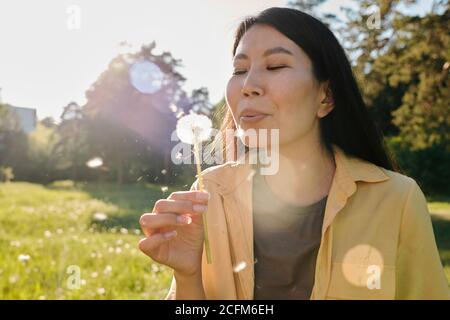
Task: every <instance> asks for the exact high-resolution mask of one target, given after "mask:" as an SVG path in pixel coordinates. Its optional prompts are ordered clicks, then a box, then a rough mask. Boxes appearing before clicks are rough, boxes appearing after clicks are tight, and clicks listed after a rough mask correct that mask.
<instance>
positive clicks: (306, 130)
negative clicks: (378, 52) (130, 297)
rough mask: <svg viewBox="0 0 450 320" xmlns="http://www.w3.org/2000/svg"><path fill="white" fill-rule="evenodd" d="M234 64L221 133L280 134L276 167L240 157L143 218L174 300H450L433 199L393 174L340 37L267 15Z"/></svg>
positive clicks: (250, 31) (249, 31)
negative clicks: (266, 170) (267, 170)
mask: <svg viewBox="0 0 450 320" xmlns="http://www.w3.org/2000/svg"><path fill="white" fill-rule="evenodd" d="M233 65H234V72H233V75H232V76H231V77H230V80H229V82H228V86H227V90H226V112H227V114H226V115H225V117H224V121H223V126H222V129H223V130H225V129H227V128H228V129H237V128H241V129H243V130H244V131H246V130H249V129H255V130H258V129H278V130H279V140H278V141H271V139H269V141H268V143H267V146H266V148H269V149H270V148H271V147H272V146H274V144H275V143H277V147H278V155H279V159H278V162H279V165H278V170H277V171H276V172H275V173H274V174H270V175H262V174H261V173H260V171H259V169H260V164H259V163H258V164H257V165H253V164H250V163H248V161H240V160H241V159H242V158H239V159H233V160H231V161H228V162H226V163H225V164H221V165H216V166H213V167H210V168H208V169H206V170H204V171H203V179H204V184H205V189H206V190H207V191H208V193H206V192H200V191H197V189H198V186H197V181H196V182H195V183H194V184H193V186H192V188H191V191H187V192H183V191H180V192H174V193H172V194H171V195H170V196H169V197H168V198H167V199H161V200H158V201H157V202H156V203H155V206H154V209H153V211H152V213H146V214H144V215H142V216H141V219H140V224H141V227H142V229H143V230H144V233H145V235H146V238H145V239H142V240H141V242H140V243H139V247H140V249H141V250H142V251H143V252H144V253H145V254H147V255H148V256H150V257H151V258H152V259H153V260H155V261H157V262H159V263H162V264H165V265H167V266H169V267H171V268H173V270H174V277H173V280H172V286H171V288H170V292H169V294H168V296H167V297H166V298H167V299H448V298H449V297H450V295H449V287H448V282H447V280H446V277H445V275H444V271H443V268H442V264H441V261H440V258H439V254H438V250H437V247H436V243H435V239H434V234H433V229H432V225H431V220H430V217H429V212H428V209H427V204H426V200H425V197H424V195H423V193H422V191H421V189H420V188H419V186H418V185H417V183H416V182H415V181H414V180H413V179H412V178H410V177H407V176H405V175H402V174H400V173H398V172H395V169H394V167H393V164H392V162H391V160H390V157H389V156H388V154H387V153H386V151H385V147H384V144H383V138H382V136H381V134H380V133H379V132H378V130H377V128H376V126H375V124H374V122H373V121H372V120H371V118H370V116H369V113H368V111H367V109H366V106H365V105H364V102H363V99H362V97H361V94H360V91H359V89H358V86H357V84H356V82H355V79H354V76H353V74H352V71H351V68H350V64H349V62H348V59H347V57H346V55H345V53H344V51H343V49H342V47H341V46H340V45H339V43H338V41H337V40H336V38H335V37H334V35H333V34H332V32H331V31H330V30H329V29H328V28H327V27H326V26H325V25H324V24H323V23H321V22H320V21H318V20H316V19H315V18H313V17H311V16H309V15H307V14H305V13H303V12H301V11H298V10H293V9H288V8H269V9H267V10H265V11H263V12H261V13H260V14H259V15H257V16H255V17H249V18H247V19H245V21H243V22H242V23H241V24H240V26H239V27H238V29H237V32H236V39H235V43H234V47H233ZM260 142H261V141H259V140H258V141H257V144H256V145H252V143H251V141H250V140H249V139H247V138H246V137H245V136H244V138H236V139H235V141H234V143H235V144H239V143H243V144H244V145H245V146H246V147H248V150H250V149H254V148H263V147H264V146H262V144H261V143H260ZM227 147H230V146H227ZM231 147H236V146H235V145H232V146H231ZM236 149H237V148H236ZM255 169H256V170H255ZM202 214H206V217H207V223H208V233H209V242H210V248H211V254H212V263H211V264H208V263H207V261H206V255H205V252H204V250H203V242H204V234H203V224H202Z"/></svg>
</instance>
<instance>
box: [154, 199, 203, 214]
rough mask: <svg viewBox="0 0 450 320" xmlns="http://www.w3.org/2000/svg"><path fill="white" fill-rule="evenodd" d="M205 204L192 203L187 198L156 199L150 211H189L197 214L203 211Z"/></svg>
mask: <svg viewBox="0 0 450 320" xmlns="http://www.w3.org/2000/svg"><path fill="white" fill-rule="evenodd" d="M206 209H207V206H206V205H205V204H200V203H193V202H192V201H189V200H168V199H160V200H158V201H156V203H155V206H154V207H153V210H152V212H156V213H165V212H171V213H190V214H198V213H202V212H205V211H206Z"/></svg>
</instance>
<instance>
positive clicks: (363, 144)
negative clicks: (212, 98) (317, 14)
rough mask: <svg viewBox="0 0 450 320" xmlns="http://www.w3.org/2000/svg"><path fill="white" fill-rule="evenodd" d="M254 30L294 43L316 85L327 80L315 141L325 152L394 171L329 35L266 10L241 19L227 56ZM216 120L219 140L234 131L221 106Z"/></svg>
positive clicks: (287, 13) (302, 18) (281, 11)
mask: <svg viewBox="0 0 450 320" xmlns="http://www.w3.org/2000/svg"><path fill="white" fill-rule="evenodd" d="M255 24H264V25H269V26H271V27H273V28H275V29H276V30H278V31H279V32H280V33H282V34H284V35H285V36H286V37H287V38H289V39H290V40H292V41H293V42H295V43H296V44H297V45H298V46H299V47H300V48H301V49H302V50H303V51H304V52H305V53H306V54H307V55H308V57H309V59H310V60H311V61H312V66H313V74H314V77H315V78H316V79H317V80H318V81H319V82H323V81H327V80H329V85H330V90H331V93H332V96H333V101H334V109H333V110H332V111H331V112H330V113H328V115H327V116H325V117H323V118H321V119H320V120H319V127H320V138H321V141H322V143H323V145H324V146H325V148H326V150H327V151H328V152H330V154H332V153H333V149H332V145H333V144H335V145H337V146H339V147H340V148H341V149H342V150H343V151H344V152H345V153H347V154H349V155H352V156H355V157H358V158H361V159H363V160H366V161H369V162H371V163H373V164H375V165H378V166H381V167H383V168H385V169H388V170H397V171H398V170H399V168H398V167H397V165H396V164H395V162H394V160H393V159H392V158H391V156H390V154H389V153H388V151H387V148H386V145H385V141H384V138H383V134H382V132H381V130H380V129H379V128H378V126H377V125H376V124H375V122H374V120H373V119H372V118H371V116H370V114H369V111H368V109H367V107H366V105H365V103H364V101H363V98H362V96H361V92H360V90H359V87H358V85H357V82H356V80H355V76H354V74H353V71H352V69H351V66H350V62H349V60H348V58H347V56H346V54H345V52H344V49H343V48H342V46H341V45H340V44H339V41H338V40H337V39H336V37H335V36H334V34H333V33H332V32H331V31H330V29H328V27H327V26H326V25H325V24H323V23H322V22H321V21H319V20H317V19H316V18H314V17H312V16H310V15H308V14H306V13H304V12H302V11H299V10H296V9H291V8H280V7H272V8H268V9H266V10H264V11H261V12H260V13H259V14H258V15H256V16H249V17H246V18H245V19H244V20H243V21H242V22H241V23H240V24H239V26H238V28H237V30H236V32H235V39H234V45H233V50H232V55H233V56H234V55H235V53H236V49H237V47H238V45H239V42H240V41H241V38H242V36H243V35H244V34H245V32H246V31H247V30H248V29H249V28H251V27H252V26H253V25H255ZM219 114H222V116H223V120H222V125H221V128H220V131H221V133H222V134H221V136H224V131H225V130H227V129H236V126H235V123H234V121H233V117H232V115H231V111H230V109H229V108H228V106H227V104H226V102H225V104H224V105H222V106H221V109H219ZM234 143H235V144H238V143H239V139H238V138H235V139H234ZM228 147H230V146H226V145H225V146H224V148H228ZM236 149H237V148H236V147H235V148H234V150H236ZM224 151H225V150H224Z"/></svg>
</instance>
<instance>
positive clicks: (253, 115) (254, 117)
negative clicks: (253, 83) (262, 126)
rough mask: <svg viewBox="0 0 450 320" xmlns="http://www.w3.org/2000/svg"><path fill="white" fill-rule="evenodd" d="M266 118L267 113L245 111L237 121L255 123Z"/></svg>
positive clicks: (251, 110)
mask: <svg viewBox="0 0 450 320" xmlns="http://www.w3.org/2000/svg"><path fill="white" fill-rule="evenodd" d="M267 116H268V114H267V113H263V112H260V111H256V110H253V109H245V110H244V111H242V112H241V114H240V117H239V119H240V120H241V121H244V122H256V121H260V120H262V119H264V118H265V117H267Z"/></svg>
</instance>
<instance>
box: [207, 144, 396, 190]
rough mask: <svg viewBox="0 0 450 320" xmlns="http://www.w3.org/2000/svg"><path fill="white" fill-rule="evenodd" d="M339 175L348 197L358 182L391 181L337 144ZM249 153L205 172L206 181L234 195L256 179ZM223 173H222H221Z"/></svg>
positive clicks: (368, 163) (375, 168)
mask: <svg viewBox="0 0 450 320" xmlns="http://www.w3.org/2000/svg"><path fill="white" fill-rule="evenodd" d="M332 147H333V153H334V159H335V163H336V171H335V176H334V178H333V180H336V181H335V182H336V183H337V184H338V185H340V187H341V188H342V189H343V191H345V193H346V194H347V196H350V195H351V194H352V193H353V192H354V191H355V189H356V182H357V181H364V182H381V181H385V180H387V179H389V176H388V175H387V174H386V173H385V170H386V169H384V168H381V167H378V166H377V165H375V164H373V163H371V162H368V161H365V160H363V159H360V158H357V157H354V156H351V155H348V154H346V153H345V152H344V151H343V150H342V149H341V148H340V147H339V146H337V145H335V144H333V145H332ZM248 160H249V158H248V154H247V153H246V154H245V155H244V156H243V157H241V158H240V159H239V160H237V161H228V162H226V163H224V164H222V165H218V166H214V167H210V168H207V169H205V170H203V171H202V175H203V178H204V179H205V180H211V181H214V182H215V183H216V184H217V186H218V191H219V192H220V193H224V194H225V193H229V192H232V191H234V190H235V189H236V188H238V187H239V185H240V184H241V183H242V182H244V181H246V180H247V181H248V180H249V179H251V178H252V176H253V173H254V172H253V168H252V165H251V163H250V162H249V161H248ZM219 169H221V170H219Z"/></svg>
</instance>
